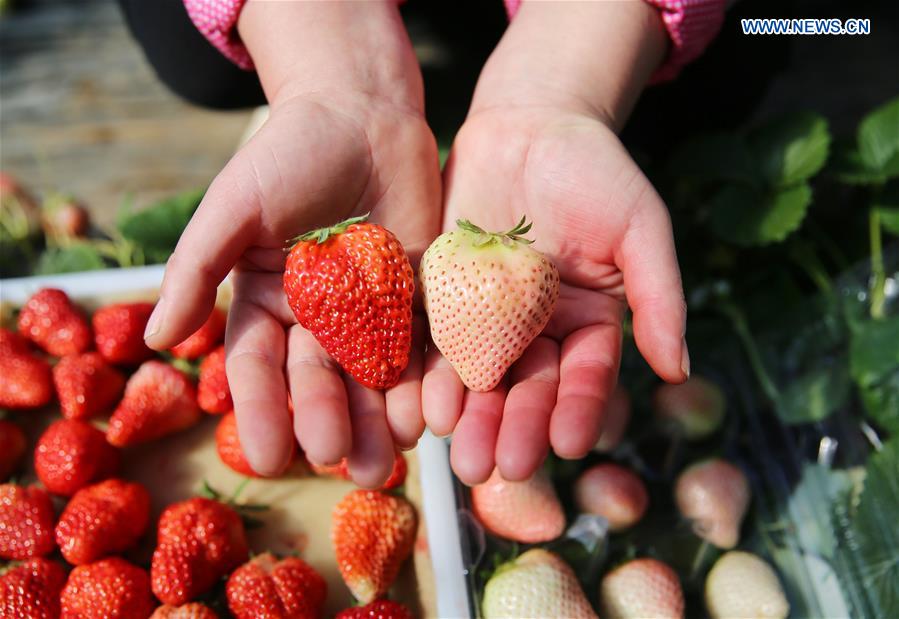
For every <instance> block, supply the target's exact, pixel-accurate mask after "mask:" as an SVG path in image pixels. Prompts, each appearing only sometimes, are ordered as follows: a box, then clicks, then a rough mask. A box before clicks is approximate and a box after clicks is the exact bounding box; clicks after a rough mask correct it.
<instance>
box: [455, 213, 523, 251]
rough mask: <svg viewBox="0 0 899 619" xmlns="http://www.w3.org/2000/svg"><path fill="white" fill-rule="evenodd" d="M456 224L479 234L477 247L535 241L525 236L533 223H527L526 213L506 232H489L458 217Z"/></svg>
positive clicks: (467, 230)
mask: <svg viewBox="0 0 899 619" xmlns="http://www.w3.org/2000/svg"><path fill="white" fill-rule="evenodd" d="M456 225H457V226H459V229H460V230H465V231H466V232H471V233H472V234H477V235H478V236H479V238H478V240H477V241H476V242H475V245H476V246H477V247H484V246H485V245H490V244H492V243H505V244H508V243H509V242H510V241H514V242H516V243H525V244H527V245H530V244H531V243H533V242H534V241H532V240H530V239H526V238H524V235H525V234H527V233H528V232H530V231H531V226H532V225H533V224H530V223H527V217H526V216H525V215H522V216H521V219H520V220H519V221H518V223H517V224H515V226H514V227H512V228H511V229H509V230H506V231H505V232H487V231H486V230H484V229H483V228H481V227H479V226H476V225H474V224H473V223H471V222H470V221H469V220H467V219H457V220H456Z"/></svg>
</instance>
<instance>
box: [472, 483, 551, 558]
mask: <svg viewBox="0 0 899 619" xmlns="http://www.w3.org/2000/svg"><path fill="white" fill-rule="evenodd" d="M471 507H472V511H474V515H475V516H476V517H477V519H478V520H479V521H480V523H481V524H482V525H483V526H484V528H485V529H487V531H489V532H490V533H493V534H494V535H498V536H500V537H505V538H506V539H510V540H515V541H517V542H522V543H525V544H536V543H538V542H546V541H549V540H551V539H555V538H557V537H559V536H560V535H561V534H562V531H564V530H565V512H564V511H563V510H562V504H561V503H560V502H559V497H558V496H557V495H556V491H555V489H554V488H553V485H552V482H551V481H550V480H549V477H548V476H547V475H546V473H544V472H543V471H542V470H539V471H537V472H536V473H535V474H534V476H533V477H531V478H530V479H528V480H526V481H506V480H505V479H503V478H502V475H500V474H499V469H495V470H494V471H493V473H492V474H491V475H490V478H489V479H488V480H487V481H485V482H484V483H483V484H478V485H477V486H474V487H472V489H471Z"/></svg>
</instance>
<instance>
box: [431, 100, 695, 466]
mask: <svg viewBox="0 0 899 619" xmlns="http://www.w3.org/2000/svg"><path fill="white" fill-rule="evenodd" d="M444 183H445V194H444V200H445V206H444V219H443V221H444V229H446V230H449V229H453V228H454V227H455V221H456V219H459V218H466V219H470V220H471V221H472V222H473V223H475V224H476V225H478V226H480V227H482V228H484V229H486V230H492V231H493V230H505V229H509V228H510V227H512V226H513V225H514V224H515V223H516V222H517V221H518V219H520V218H521V216H522V215H525V216H526V217H527V218H528V220H529V221H531V222H533V224H534V225H533V228H532V230H531V234H529V235H528V236H529V238H533V239H535V241H536V242H535V243H534V245H533V247H534V248H535V249H537V250H538V251H540V252H542V253H543V254H545V255H546V256H547V257H549V258H550V259H551V260H552V261H553V262H554V263H555V264H556V266H557V267H558V269H559V273H560V275H561V294H560V297H559V302H558V305H557V306H556V310H555V312H554V315H553V318H552V319H551V320H550V322H549V324H548V325H547V327H546V329H545V330H544V332H543V333H542V334H541V335H540V336H539V337H537V338H536V339H535V340H534V342H533V343H531V345H530V346H529V347H528V348H527V350H526V351H525V353H524V354H523V355H522V357H521V358H520V359H519V360H518V361H517V362H516V363H515V364H514V365H513V367H512V368H511V370H510V371H509V373H508V375H507V377H506V379H505V380H504V382H503V383H501V384H500V385H499V386H498V387H497V388H495V389H494V390H493V391H490V392H487V393H476V392H466V390H465V389H464V386H463V385H462V382H461V381H460V379H459V378H458V376H457V375H456V373H455V371H454V370H453V369H452V367H451V366H450V365H449V363H448V362H447V361H446V360H445V359H443V358H442V357H440V354H439V352H438V351H436V349H434V350H432V351H431V352H430V356H429V359H428V361H427V364H426V375H425V379H424V384H423V389H422V390H423V408H424V415H425V419H426V421H427V423H428V425H429V426H430V427H431V428H432V429H433V430H434V431H435V432H436V433H438V434H446V433H449V432H453V433H454V434H453V445H452V464H453V468H454V470H455V471H456V473H457V474H458V475H459V477H460V478H461V479H462V480H463V481H465V482H466V483H479V482H481V481H483V480H485V479H486V478H487V477H488V476H489V475H490V473H491V471H492V470H493V468H494V466H498V467H499V469H500V472H501V473H502V474H503V476H504V477H506V478H507V479H523V478H526V477H528V476H530V475H531V474H532V473H533V472H534V471H535V470H536V468H537V467H538V466H539V465H540V463H541V462H542V460H543V459H544V457H545V456H546V453H547V451H548V449H549V447H550V446H552V448H553V449H554V451H555V452H556V453H557V454H559V455H560V456H562V457H581V456H583V455H585V454H586V453H587V452H588V451H589V449H590V448H591V447H592V446H593V445H594V443H595V442H596V439H597V437H598V433H599V430H600V425H601V419H602V411H603V408H604V405H605V402H606V400H607V398H608V396H609V394H610V393H611V390H612V389H613V388H614V385H615V381H616V379H617V373H618V363H619V357H620V350H621V321H622V317H623V312H624V307H625V304H624V302H625V300H626V301H627V302H629V304H630V306H631V308H632V309H633V311H634V332H635V337H636V341H637V345H638V347H639V348H640V350H641V352H642V353H643V355H644V356H645V358H646V359H647V361H648V362H649V363H650V365H651V366H652V367H653V369H654V370H655V371H656V372H657V373H658V374H659V375H660V376H661V377H662V378H663V379H665V380H669V381H675V382H680V381H682V380H684V379H685V374H686V371H685V369H682V367H684V366H685V364H684V362H683V360H682V355H683V354H685V352H684V351H685V350H686V348H685V344H684V343H683V335H684V324H685V318H686V310H685V306H684V301H683V292H682V290H681V284H680V276H679V272H678V267H677V259H676V256H675V252H674V243H673V238H672V233H671V225H670V220H669V218H668V213H667V210H666V209H665V207H664V204H663V203H662V201H661V199H660V198H659V197H658V195H657V194H656V192H655V191H654V189H653V188H652V185H651V184H650V183H649V181H648V180H647V179H646V177H645V176H644V175H643V174H642V172H641V171H640V170H639V168H638V167H637V165H636V164H635V163H634V162H633V160H632V159H631V158H630V156H629V155H628V154H627V151H626V150H625V149H624V147H623V146H622V145H621V143H620V142H619V141H618V138H617V137H616V136H615V134H614V133H613V132H612V131H611V130H610V129H609V128H607V127H606V126H605V125H604V124H603V123H601V122H599V121H598V120H596V119H594V118H591V117H588V116H584V115H582V114H576V113H570V112H562V113H560V112H559V111H558V110H555V109H549V108H541V107H526V108H525V107H522V108H518V109H512V110H509V109H507V108H506V109H502V110H496V111H493V110H489V109H488V110H484V111H481V112H478V113H476V114H474V115H472V116H470V117H469V119H468V120H467V121H466V123H465V125H464V126H463V128H462V129H461V130H460V132H459V135H458V136H457V138H456V142H455V144H454V146H453V151H452V154H451V156H450V160H449V162H448V164H447V168H446V171H445V179H444Z"/></svg>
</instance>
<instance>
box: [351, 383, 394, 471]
mask: <svg viewBox="0 0 899 619" xmlns="http://www.w3.org/2000/svg"><path fill="white" fill-rule="evenodd" d="M344 383H345V384H346V392H347V395H348V396H349V405H350V420H351V421H352V432H353V449H352V451H351V452H350V456H349V460H348V464H349V468H350V475H351V476H352V478H353V481H354V482H356V484H358V485H359V486H362V487H363V488H378V487H380V486H382V485H383V484H384V482H385V481H387V478H388V477H389V476H390V472H391V471H392V470H393V462H394V460H395V456H394V447H393V438H392V437H391V436H390V429H389V428H388V427H387V413H386V407H385V403H384V394H383V393H382V392H381V391H377V390H376V389H369V388H367V387H363V386H362V385H360V384H359V383H357V382H356V381H355V380H353V379H352V378H350V377H349V376H346V377H344Z"/></svg>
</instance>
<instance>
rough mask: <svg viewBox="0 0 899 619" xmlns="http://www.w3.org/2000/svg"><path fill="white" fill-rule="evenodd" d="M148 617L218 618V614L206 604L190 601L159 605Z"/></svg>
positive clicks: (154, 618)
mask: <svg viewBox="0 0 899 619" xmlns="http://www.w3.org/2000/svg"><path fill="white" fill-rule="evenodd" d="M150 619H218V615H216V614H215V612H214V611H213V610H212V609H211V608H209V607H208V606H205V605H203V604H200V603H199V602H191V603H189V604H184V605H183V606H169V605H168V604H166V605H165V606H160V607H159V608H157V609H156V610H155V611H154V612H153V614H152V615H151V616H150Z"/></svg>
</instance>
